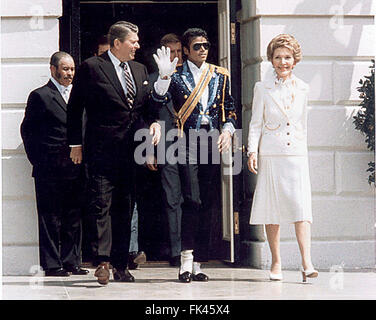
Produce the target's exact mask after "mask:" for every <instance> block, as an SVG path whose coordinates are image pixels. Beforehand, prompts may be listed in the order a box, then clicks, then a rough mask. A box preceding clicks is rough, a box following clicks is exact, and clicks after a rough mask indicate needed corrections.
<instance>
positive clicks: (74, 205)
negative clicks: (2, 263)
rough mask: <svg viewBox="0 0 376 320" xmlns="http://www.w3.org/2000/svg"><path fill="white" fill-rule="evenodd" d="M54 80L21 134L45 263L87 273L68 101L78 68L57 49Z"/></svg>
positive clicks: (50, 271) (30, 108) (34, 96)
mask: <svg viewBox="0 0 376 320" xmlns="http://www.w3.org/2000/svg"><path fill="white" fill-rule="evenodd" d="M50 70H51V79H50V81H49V82H48V83H47V84H46V85H44V86H43V87H41V88H38V89H36V90H34V91H32V92H31V93H30V95H29V98H28V101H27V105H26V110H25V117H24V119H23V121H22V124H21V135H22V139H23V142H24V145H25V151H26V154H27V157H28V159H29V160H30V162H31V164H32V165H33V172H32V175H33V177H34V180H35V192H36V200H37V209H38V222H39V255H40V264H41V266H42V268H43V269H44V271H45V275H46V276H69V272H71V273H72V274H80V275H84V274H87V273H88V271H87V270H84V269H81V268H80V253H81V224H80V223H81V220H80V219H81V209H82V207H81V202H80V195H81V194H82V193H81V191H80V188H81V166H75V165H74V164H73V163H72V161H71V160H70V157H69V154H70V149H69V146H68V143H67V127H66V120H67V105H66V103H67V101H68V98H69V94H70V91H71V87H72V85H71V83H72V80H73V76H74V72H75V66H74V61H73V59H72V57H71V56H70V55H69V54H68V53H65V52H56V53H54V54H53V55H52V57H51V60H50Z"/></svg>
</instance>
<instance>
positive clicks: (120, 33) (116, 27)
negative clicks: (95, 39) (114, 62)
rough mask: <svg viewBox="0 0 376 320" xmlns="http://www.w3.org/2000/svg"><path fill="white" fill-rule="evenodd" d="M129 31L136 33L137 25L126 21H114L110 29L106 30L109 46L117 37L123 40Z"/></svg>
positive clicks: (112, 44)
mask: <svg viewBox="0 0 376 320" xmlns="http://www.w3.org/2000/svg"><path fill="white" fill-rule="evenodd" d="M129 32H134V33H138V27H137V26H136V25H135V24H133V23H130V22H127V21H118V22H116V23H114V24H113V25H112V26H111V27H110V30H108V34H107V39H108V42H109V43H110V46H111V47H113V46H114V41H115V39H119V40H120V41H121V42H124V40H125V38H126V37H127V36H128V34H129Z"/></svg>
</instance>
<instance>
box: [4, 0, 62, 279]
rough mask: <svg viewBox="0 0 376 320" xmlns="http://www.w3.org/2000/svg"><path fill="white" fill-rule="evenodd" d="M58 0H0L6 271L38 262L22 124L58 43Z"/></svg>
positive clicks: (31, 184)
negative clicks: (27, 102)
mask: <svg viewBox="0 0 376 320" xmlns="http://www.w3.org/2000/svg"><path fill="white" fill-rule="evenodd" d="M61 14H62V3H61V1H60V0H33V1H30V0H1V19H2V20H1V48H2V51H1V72H2V81H1V127H2V190H3V197H2V235H3V257H2V258H3V259H2V262H3V274H6V275H11V274H23V275H25V274H29V273H30V268H31V267H32V266H33V265H38V264H39V253H38V226H37V214H36V205H35V194H34V182H33V179H32V177H31V166H30V164H29V162H28V160H27V158H26V155H25V152H24V148H23V144H22V139H21V135H20V130H19V126H20V124H21V121H22V119H23V115H24V108H25V104H26V100H27V97H28V95H29V93H30V91H32V90H33V89H35V88H37V87H40V86H42V85H44V84H45V83H46V82H47V81H48V79H49V77H50V71H49V58H50V56H51V55H52V53H54V52H56V51H58V48H59V21H58V17H59V16H61Z"/></svg>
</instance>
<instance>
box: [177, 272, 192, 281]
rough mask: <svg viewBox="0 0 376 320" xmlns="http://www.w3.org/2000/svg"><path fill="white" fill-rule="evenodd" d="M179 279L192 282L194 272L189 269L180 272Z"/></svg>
mask: <svg viewBox="0 0 376 320" xmlns="http://www.w3.org/2000/svg"><path fill="white" fill-rule="evenodd" d="M179 281H180V282H184V283H189V282H191V281H192V273H190V272H189V271H186V272H184V273H182V274H180V272H179Z"/></svg>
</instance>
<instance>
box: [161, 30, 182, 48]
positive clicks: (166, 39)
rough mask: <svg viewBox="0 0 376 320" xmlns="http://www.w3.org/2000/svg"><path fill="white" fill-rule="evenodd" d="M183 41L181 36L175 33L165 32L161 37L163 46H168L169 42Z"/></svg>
mask: <svg viewBox="0 0 376 320" xmlns="http://www.w3.org/2000/svg"><path fill="white" fill-rule="evenodd" d="M178 42H181V40H180V38H179V37H178V36H177V35H176V34H175V33H168V34H165V35H164V36H163V37H162V39H161V46H166V45H167V44H168V43H178Z"/></svg>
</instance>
